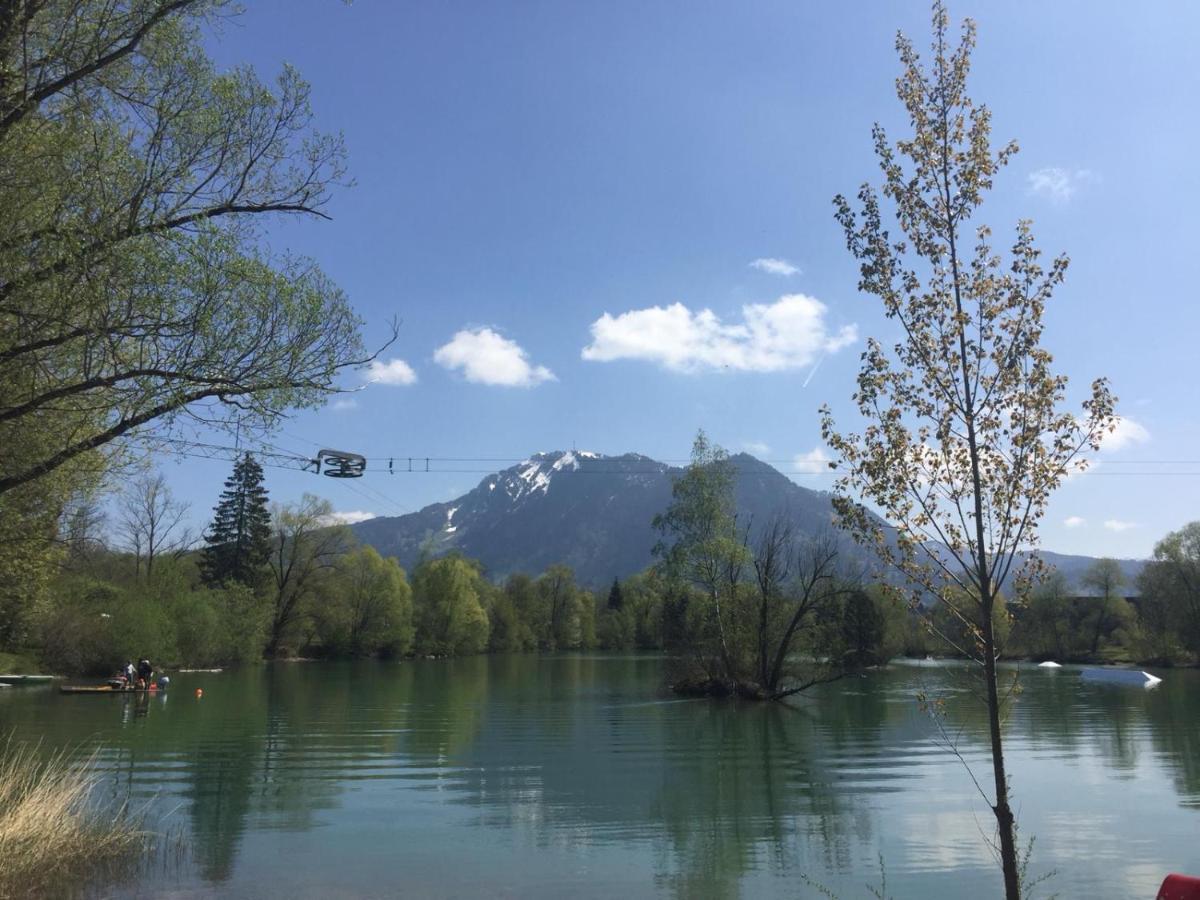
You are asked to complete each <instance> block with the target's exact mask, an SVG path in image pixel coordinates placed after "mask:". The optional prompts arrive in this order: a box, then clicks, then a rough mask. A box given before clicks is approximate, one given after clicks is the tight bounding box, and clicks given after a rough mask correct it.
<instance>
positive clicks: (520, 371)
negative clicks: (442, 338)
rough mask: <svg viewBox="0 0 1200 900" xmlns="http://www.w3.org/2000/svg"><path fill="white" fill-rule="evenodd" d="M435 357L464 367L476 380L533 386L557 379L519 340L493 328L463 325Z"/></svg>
mask: <svg viewBox="0 0 1200 900" xmlns="http://www.w3.org/2000/svg"><path fill="white" fill-rule="evenodd" d="M433 358H434V361H435V362H437V363H438V364H439V365H441V366H443V367H445V368H447V369H451V370H454V369H457V370H459V371H461V372H462V375H463V377H464V378H466V379H467V381H472V382H474V383H475V384H490V385H499V386H501V387H533V386H534V385H537V384H541V383H542V382H543V381H554V380H556V379H555V377H554V373H553V372H551V371H550V370H549V369H547V368H546V367H545V366H535V365H532V364H531V363H530V362H529V356H528V354H527V353H526V352H525V351H524V350H523V349H522V348H521V346H520V345H519V344H518V343H517V342H516V341H510V340H509V339H508V338H506V337H503V336H502V335H500V334H497V333H496V332H495V331H493V330H492V329H490V328H464V329H463V330H462V331H459V332H457V333H456V334H455V335H454V337H453V338H451V339H450V342H449V343H448V344H445V345H443V346H441V347H439V348H438V349H437V351H436V352H435V353H434V354H433Z"/></svg>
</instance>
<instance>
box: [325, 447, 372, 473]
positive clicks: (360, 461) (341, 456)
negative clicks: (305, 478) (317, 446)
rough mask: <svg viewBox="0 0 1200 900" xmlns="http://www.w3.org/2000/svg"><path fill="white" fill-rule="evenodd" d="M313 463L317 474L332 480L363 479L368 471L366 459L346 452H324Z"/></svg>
mask: <svg viewBox="0 0 1200 900" xmlns="http://www.w3.org/2000/svg"><path fill="white" fill-rule="evenodd" d="M313 462H314V463H316V467H317V469H316V470H317V472H319V473H320V474H322V475H328V476H329V477H330V478H362V476H363V473H364V472H366V471H367V460H366V457H364V456H361V455H360V454H358V453H348V452H346V451H344V450H322V451H321V452H319V453H318V454H317V458H316V459H315V460H313Z"/></svg>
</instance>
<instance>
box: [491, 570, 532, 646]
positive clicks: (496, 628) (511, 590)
mask: <svg viewBox="0 0 1200 900" xmlns="http://www.w3.org/2000/svg"><path fill="white" fill-rule="evenodd" d="M537 605H538V598H537V592H536V591H535V590H534V586H533V579H532V578H530V577H529V576H528V575H525V574H524V573H521V572H517V573H514V574H512V575H510V576H508V578H507V579H505V582H504V586H503V587H502V588H501V589H500V590H499V591H496V592H495V593H494V595H493V597H492V603H491V606H490V608H489V609H488V618H489V621H490V624H491V635H490V638H489V645H488V646H489V647H490V649H492V650H495V651H497V652H500V653H522V652H524V651H527V650H534V649H536V648H537V636H536V635H535V634H534V630H533V623H534V619H535V616H536V609H537Z"/></svg>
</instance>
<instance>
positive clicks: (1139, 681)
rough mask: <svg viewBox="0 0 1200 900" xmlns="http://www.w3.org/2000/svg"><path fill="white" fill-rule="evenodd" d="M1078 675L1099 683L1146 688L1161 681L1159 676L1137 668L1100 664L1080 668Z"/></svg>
mask: <svg viewBox="0 0 1200 900" xmlns="http://www.w3.org/2000/svg"><path fill="white" fill-rule="evenodd" d="M1079 677H1080V678H1082V679H1083V680H1084V681H1096V682H1099V683H1101V684H1132V685H1135V686H1138V687H1146V688H1152V687H1154V686H1155V685H1157V684H1159V683H1160V682H1162V679H1161V678H1156V677H1155V676H1153V675H1151V674H1150V673H1149V672H1142V671H1139V670H1138V669H1109V668H1106V667H1100V666H1094V667H1090V668H1087V669H1080V670H1079Z"/></svg>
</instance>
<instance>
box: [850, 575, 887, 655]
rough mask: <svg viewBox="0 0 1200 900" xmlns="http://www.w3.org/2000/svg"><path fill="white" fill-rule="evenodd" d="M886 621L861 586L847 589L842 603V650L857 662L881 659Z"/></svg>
mask: <svg viewBox="0 0 1200 900" xmlns="http://www.w3.org/2000/svg"><path fill="white" fill-rule="evenodd" d="M886 629H887V622H886V621H885V619H884V617H883V613H882V611H881V610H880V609H879V608H878V607H877V606H876V604H875V600H874V599H873V598H872V597H871V595H870V594H868V593H867V592H866V591H865V590H863V589H861V588H859V589H858V590H854V591H851V592H850V594H849V596H847V597H846V602H845V604H844V606H843V607H842V640H843V641H844V642H845V645H846V654H847V656H848V657H849V658H850V659H852V660H853V661H854V662H855V663H856V664H858V665H864V666H869V665H876V664H878V663H879V662H881V661H883V660H881V659H880V657H881V656H882V649H883V646H884V639H885V636H886Z"/></svg>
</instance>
